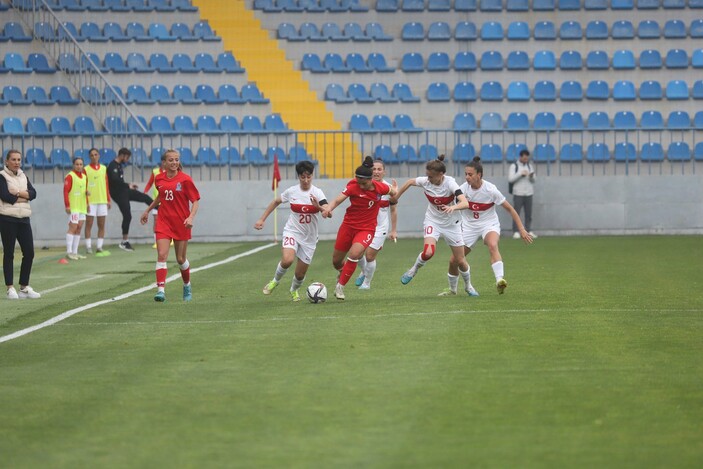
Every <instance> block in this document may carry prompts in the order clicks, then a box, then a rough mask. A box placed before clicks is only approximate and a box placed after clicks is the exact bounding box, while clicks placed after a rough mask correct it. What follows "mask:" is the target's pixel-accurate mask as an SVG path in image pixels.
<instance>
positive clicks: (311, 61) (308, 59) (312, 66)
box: [300, 53, 329, 73]
mask: <svg viewBox="0 0 703 469" xmlns="http://www.w3.org/2000/svg"><path fill="white" fill-rule="evenodd" d="M300 68H301V69H302V70H307V71H309V72H312V73H329V69H328V68H327V67H325V66H324V65H322V61H320V57H319V56H318V55H317V54H310V53H308V54H305V55H303V59H302V62H301V64H300Z"/></svg>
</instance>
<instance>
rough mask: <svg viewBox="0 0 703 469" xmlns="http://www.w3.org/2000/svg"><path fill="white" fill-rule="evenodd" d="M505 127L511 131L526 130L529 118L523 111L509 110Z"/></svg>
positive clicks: (528, 126)
mask: <svg viewBox="0 0 703 469" xmlns="http://www.w3.org/2000/svg"><path fill="white" fill-rule="evenodd" d="M505 128H506V129H507V130H512V131H521V132H522V131H527V130H529V129H530V119H529V117H527V114H525V113H524V112H511V113H510V114H508V118H507V119H505Z"/></svg>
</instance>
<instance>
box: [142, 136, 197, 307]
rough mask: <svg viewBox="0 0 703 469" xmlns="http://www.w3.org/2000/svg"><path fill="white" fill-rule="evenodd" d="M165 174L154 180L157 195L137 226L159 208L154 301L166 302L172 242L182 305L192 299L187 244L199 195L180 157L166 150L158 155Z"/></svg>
mask: <svg viewBox="0 0 703 469" xmlns="http://www.w3.org/2000/svg"><path fill="white" fill-rule="evenodd" d="M161 165H162V167H164V169H165V172H163V173H161V174H159V175H158V176H156V179H155V180H154V185H156V190H157V191H158V195H157V196H156V199H154V200H153V201H152V202H151V204H149V207H148V208H147V209H146V210H145V211H144V213H142V216H141V223H142V225H145V224H146V223H147V222H148V221H149V212H151V210H152V209H153V208H154V207H156V206H157V205H158V206H159V218H157V220H156V230H155V231H156V253H157V260H156V288H157V290H156V295H154V301H158V302H163V301H166V292H165V286H166V276H167V274H168V266H167V264H166V261H167V260H168V248H169V245H170V243H171V241H173V242H174V251H175V252H176V262H178V267H179V269H180V270H181V278H182V279H183V301H190V300H191V299H193V290H192V288H191V285H190V262H188V257H187V254H188V240H189V239H190V238H191V236H192V228H193V219H194V218H195V214H196V213H198V207H199V206H200V193H199V192H198V189H197V188H196V187H195V184H194V183H193V180H192V179H191V177H190V176H188V175H187V174H186V173H184V172H183V171H182V170H183V168H182V166H181V155H180V154H179V153H178V152H177V151H176V150H166V151H165V152H164V153H163V155H161Z"/></svg>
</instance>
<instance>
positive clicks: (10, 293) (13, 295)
mask: <svg viewBox="0 0 703 469" xmlns="http://www.w3.org/2000/svg"><path fill="white" fill-rule="evenodd" d="M18 298H19V296H18V295H17V290H15V287H10V288H8V289H7V299H8V300H16V299H18Z"/></svg>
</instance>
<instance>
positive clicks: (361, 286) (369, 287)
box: [359, 283, 371, 290]
mask: <svg viewBox="0 0 703 469" xmlns="http://www.w3.org/2000/svg"><path fill="white" fill-rule="evenodd" d="M359 290H371V285H369V284H368V283H362V284H361V285H359Z"/></svg>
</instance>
